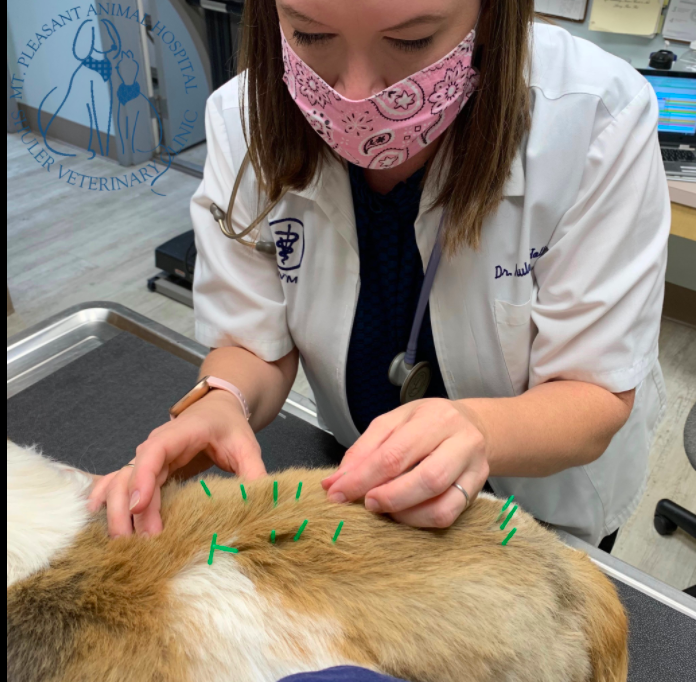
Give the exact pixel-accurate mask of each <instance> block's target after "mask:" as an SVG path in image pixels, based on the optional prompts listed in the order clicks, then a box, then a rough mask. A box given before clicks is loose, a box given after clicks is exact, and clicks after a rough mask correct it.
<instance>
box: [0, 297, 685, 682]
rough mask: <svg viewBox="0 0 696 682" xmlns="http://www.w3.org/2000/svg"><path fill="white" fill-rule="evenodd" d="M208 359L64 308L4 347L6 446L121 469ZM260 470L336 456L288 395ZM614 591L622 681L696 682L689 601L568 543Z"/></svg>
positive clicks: (121, 323)
mask: <svg viewBox="0 0 696 682" xmlns="http://www.w3.org/2000/svg"><path fill="white" fill-rule="evenodd" d="M206 352H207V349H206V348H204V347H203V346H201V345H200V344H198V343H196V342H194V341H191V340H190V339H187V338H185V337H183V336H181V335H180V334H177V333H175V332H173V331H171V330H169V329H167V328H166V327H163V326H162V325H160V324H157V323H156V322H153V321H152V320H149V319H147V318H145V317H143V316H142V315H139V314H137V313H135V312H133V311H131V310H128V309H127V308H124V307H123V306H120V305H117V304H113V303H101V302H99V303H87V304H83V305H80V306H76V307H73V308H70V309H69V310H66V311H64V312H62V313H59V314H58V315H55V316H54V317H52V318H50V319H49V320H47V321H46V322H44V323H42V324H39V325H37V326H35V327H33V328H31V329H28V330H26V331H25V332H22V333H21V334H18V335H17V336H15V337H13V338H11V339H8V341H7V398H8V402H7V436H8V438H10V439H12V440H14V441H15V442H17V443H20V444H30V443H36V444H38V445H40V446H41V447H42V448H43V450H44V451H45V452H46V453H47V454H49V455H50V456H52V457H55V458H57V459H60V460H62V461H65V462H67V463H70V464H72V465H74V466H78V467H81V468H83V469H85V470H88V471H92V472H93V473H98V474H104V473H107V472H109V471H112V470H113V469H115V468H117V467H118V466H121V465H122V464H123V463H124V462H126V461H128V460H129V459H130V458H131V457H132V454H133V451H134V449H135V447H136V446H137V445H138V444H139V443H140V442H142V441H143V440H144V439H145V438H146V437H147V435H148V433H149V432H150V431H151V430H152V429H153V428H155V427H156V426H159V425H160V424H162V423H163V422H165V421H166V419H167V408H168V406H169V405H170V404H172V403H173V402H174V401H175V400H176V399H178V398H179V397H180V396H181V395H183V394H184V393H185V392H186V391H187V390H188V389H189V388H190V387H191V386H192V385H193V383H194V380H195V378H196V375H197V367H198V366H199V365H200V363H201V361H202V359H203V358H204V357H205V354H206ZM258 438H259V442H260V444H261V448H262V452H263V457H264V461H265V464H266V467H267V469H268V470H269V471H274V470H276V471H277V470H280V469H283V468H286V467H288V466H290V465H299V466H334V465H336V464H338V462H340V459H341V457H342V455H343V452H344V448H342V447H341V446H340V445H339V444H338V443H337V442H336V441H335V440H334V438H333V436H331V435H330V434H328V433H326V432H325V431H323V430H321V429H320V428H319V424H318V422H317V419H316V414H315V413H314V410H313V406H312V404H311V402H309V401H307V400H306V399H305V398H303V397H302V396H299V395H297V394H294V393H291V395H290V397H289V399H288V400H287V402H286V403H285V406H284V408H283V410H282V412H281V414H280V415H279V417H278V418H277V419H276V420H275V421H274V422H273V423H272V424H271V425H270V426H268V427H267V428H266V429H264V430H263V431H261V432H260V433H259V434H258ZM562 539H563V540H564V541H565V542H566V543H567V544H569V545H571V546H573V547H576V548H578V549H581V550H583V551H585V552H587V553H588V554H589V555H590V557H591V558H592V560H593V561H595V563H597V565H598V566H599V567H600V568H601V569H602V570H603V571H604V572H605V573H607V574H608V575H609V576H610V577H611V579H612V580H613V581H614V583H615V584H616V586H617V589H618V591H619V594H620V596H621V599H622V601H623V603H624V605H625V607H626V610H627V612H628V614H629V620H630V642H629V646H630V672H629V680H630V681H631V682H687V681H688V682H694V681H695V680H696V600H695V599H693V598H691V597H689V596H687V595H685V594H683V593H682V592H679V591H677V590H675V589H673V588H671V587H669V586H668V585H665V584H664V583H661V582H659V581H658V580H655V579H654V578H651V577H650V576H648V575H646V574H645V573H642V572H641V571H638V570H636V569H635V568H633V567H631V566H629V565H628V564H626V563H624V562H622V561H619V560H618V559H616V558H614V557H612V556H610V555H608V554H606V553H604V552H602V551H600V550H598V549H596V548H594V547H591V546H589V545H587V544H586V543H584V542H582V541H580V540H577V539H576V538H573V537H571V536H567V535H565V534H564V535H562Z"/></svg>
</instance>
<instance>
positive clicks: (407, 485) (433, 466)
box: [365, 438, 467, 513]
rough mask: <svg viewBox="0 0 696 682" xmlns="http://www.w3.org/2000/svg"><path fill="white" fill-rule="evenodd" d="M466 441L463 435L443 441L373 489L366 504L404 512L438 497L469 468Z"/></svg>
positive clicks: (382, 509)
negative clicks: (403, 470) (467, 466)
mask: <svg viewBox="0 0 696 682" xmlns="http://www.w3.org/2000/svg"><path fill="white" fill-rule="evenodd" d="M465 445H466V443H465V442H464V441H463V439H461V438H450V439H448V440H446V441H445V442H444V443H441V444H440V445H439V446H438V447H437V448H436V449H435V450H434V451H433V452H432V454H430V455H429V456H428V457H425V459H423V460H421V462H420V464H418V465H417V466H416V467H414V468H413V469H412V470H411V471H408V472H407V473H405V474H403V475H401V476H398V477H397V478H395V479H392V480H390V481H388V482H387V483H385V484H383V485H380V486H377V487H376V488H374V489H372V490H370V492H369V493H368V494H367V495H366V497H365V508H366V509H369V510H370V511H373V512H386V513H393V512H400V511H403V510H404V509H409V508H410V507H415V506H416V505H419V504H420V503H421V502H425V501H427V500H430V499H432V498H434V497H438V496H439V495H441V494H442V493H444V492H445V491H446V490H447V489H448V488H450V487H451V486H452V484H453V483H454V482H455V481H456V480H457V479H458V478H459V477H460V476H461V475H462V472H463V471H464V470H465V468H466V465H467V462H466V451H465ZM460 494H461V493H460Z"/></svg>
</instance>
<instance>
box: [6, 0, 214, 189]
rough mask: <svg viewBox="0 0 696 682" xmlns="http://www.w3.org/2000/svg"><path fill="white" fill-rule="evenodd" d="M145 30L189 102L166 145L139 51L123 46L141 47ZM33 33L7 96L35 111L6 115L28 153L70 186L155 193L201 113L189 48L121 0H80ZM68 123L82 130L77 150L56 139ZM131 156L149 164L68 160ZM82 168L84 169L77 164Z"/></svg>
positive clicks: (58, 138) (18, 60)
mask: <svg viewBox="0 0 696 682" xmlns="http://www.w3.org/2000/svg"><path fill="white" fill-rule="evenodd" d="M143 30H145V31H146V35H147V37H148V41H149V42H150V43H151V44H153V45H154V44H155V42H156V41H158V42H159V43H160V44H161V45H160V47H161V52H162V54H163V55H164V57H163V58H164V59H165V61H166V62H167V63H165V64H164V65H163V66H164V67H167V68H172V69H175V70H176V72H178V74H177V78H176V79H172V81H171V82H173V83H175V84H176V86H175V88H174V89H175V90H176V89H177V88H178V90H180V93H181V95H182V99H181V101H185V103H186V104H187V105H189V106H191V107H192V108H190V109H188V108H187V109H186V110H185V113H183V115H182V117H181V120H180V121H179V120H177V121H176V123H172V126H171V130H172V135H173V136H174V137H173V139H172V140H170V141H169V142H167V141H165V133H164V130H165V127H164V124H163V120H162V116H163V115H165V114H166V112H165V114H163V112H160V111H159V110H158V107H157V106H156V105H155V104H156V103H155V102H154V101H153V99H155V98H154V97H150V96H148V94H147V92H148V87H149V85H148V83H147V81H146V80H145V79H146V77H147V74H146V67H145V64H144V63H143V60H144V59H145V57H144V55H139V54H136V52H134V49H136V48H134V49H128V45H131V46H133V45H140V44H141V38H140V32H141V31H143ZM32 34H33V37H32V39H31V40H29V41H27V42H26V45H23V46H22V47H21V48H18V51H19V56H18V58H17V60H16V63H15V65H14V67H13V68H14V72H13V73H12V77H11V83H10V87H11V90H12V94H11V95H10V97H11V99H15V100H16V101H17V102H19V103H21V104H26V105H31V106H32V107H36V109H37V113H38V116H37V120H36V121H35V125H34V124H32V125H31V126H30V121H29V118H30V117H28V116H27V113H26V112H25V110H24V109H23V108H20V109H19V111H18V112H16V114H13V118H14V119H15V121H14V123H15V126H16V128H17V130H16V132H18V133H20V134H21V141H22V143H23V144H25V145H26V146H27V151H29V153H30V154H31V155H32V156H33V157H34V158H35V159H36V161H37V162H38V163H39V164H40V165H41V167H42V168H45V169H46V171H48V172H49V173H51V174H52V175H54V177H57V179H61V180H63V181H64V182H66V183H67V184H70V185H77V186H79V187H81V188H83V189H87V190H96V191H118V190H121V189H126V188H130V187H136V186H138V185H141V184H147V185H149V186H150V189H151V190H152V192H153V193H155V194H160V195H162V194H161V182H159V181H160V179H161V178H162V176H163V175H164V174H165V173H166V172H167V171H168V170H169V168H170V166H171V162H172V159H173V157H174V156H176V155H177V154H178V153H179V152H180V151H182V150H183V149H184V148H185V147H186V146H188V144H189V142H188V139H190V138H189V136H190V135H191V133H192V131H193V130H194V125H195V124H196V122H197V121H199V119H201V120H202V112H199V111H197V110H196V108H199V107H198V105H194V101H198V100H197V99H196V97H198V95H194V92H195V91H196V90H197V89H198V85H199V83H198V75H197V74H196V73H195V70H194V67H193V62H192V61H191V57H192V56H193V54H194V52H193V51H192V50H191V49H189V50H188V51H187V49H186V48H185V47H184V46H183V44H182V41H181V40H180V39H179V38H180V37H178V36H177V35H176V34H175V33H174V31H173V30H171V29H170V28H169V27H167V26H166V25H164V24H163V23H162V22H160V21H154V20H153V19H152V18H151V17H150V15H148V14H146V13H143V12H140V11H139V10H138V8H136V7H131V6H129V5H121V4H120V3H95V4H90V5H87V6H79V5H78V6H76V7H73V8H71V9H69V10H65V11H63V12H59V13H58V15H57V16H53V17H51V18H50V19H49V20H48V21H46V22H44V23H43V25H42V26H41V27H40V28H38V29H35V30H33V31H32ZM137 49H139V48H137ZM148 49H149V48H148ZM170 60H171V64H169V63H168V62H169V61H170ZM206 87H207V86H206ZM34 102H36V104H34ZM177 118H178V116H177ZM66 122H70V123H71V124H73V125H77V126H79V127H82V128H84V129H85V130H86V131H87V133H86V137H87V139H86V140H85V141H84V147H81V148H80V147H76V146H72V145H66V144H63V143H61V142H60V138H61V133H60V130H59V129H63V128H65V126H66V125H67V123H66ZM176 124H179V127H178V128H176V129H175V127H174V126H175V125H176ZM37 128H38V130H37ZM80 144H81V145H82V143H80ZM114 144H115V145H116V146H117V148H118V149H117V150H115V149H113V146H114ZM128 153H130V154H131V155H135V156H136V157H137V156H140V158H144V159H148V158H149V159H150V162H149V163H146V164H145V165H143V167H142V168H136V169H134V170H132V169H131V170H128V171H127V172H125V173H124V172H121V173H117V174H114V175H113V176H112V175H109V176H100V175H96V174H95V175H89V174H86V173H84V172H77V169H76V167H74V166H73V164H72V161H73V159H74V160H75V161H79V160H80V159H86V160H87V161H91V160H92V159H95V157H102V158H106V157H111V158H112V159H113V158H114V156H115V155H119V156H120V157H124V155H127V154H128ZM142 163H143V162H141V165H142ZM79 168H80V170H83V169H84V165H83V166H79ZM158 183H159V184H158ZM162 196H163V195H162Z"/></svg>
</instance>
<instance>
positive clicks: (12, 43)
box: [7, 0, 108, 125]
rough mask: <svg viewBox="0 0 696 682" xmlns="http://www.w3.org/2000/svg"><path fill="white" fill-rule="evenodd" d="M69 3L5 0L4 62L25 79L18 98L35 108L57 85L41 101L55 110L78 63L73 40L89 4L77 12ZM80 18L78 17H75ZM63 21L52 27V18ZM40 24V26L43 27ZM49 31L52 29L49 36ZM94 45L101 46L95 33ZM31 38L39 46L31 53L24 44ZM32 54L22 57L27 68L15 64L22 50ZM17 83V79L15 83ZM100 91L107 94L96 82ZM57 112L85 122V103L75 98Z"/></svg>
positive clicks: (72, 119)
mask: <svg viewBox="0 0 696 682" xmlns="http://www.w3.org/2000/svg"><path fill="white" fill-rule="evenodd" d="M71 6H73V7H74V5H72V3H66V4H61V3H56V2H55V0H10V2H8V3H7V63H8V66H9V69H10V74H11V75H15V76H16V77H17V78H24V82H23V83H21V84H20V85H21V86H22V98H21V101H22V102H24V103H25V104H27V105H29V106H31V107H34V108H38V107H39V105H40V104H41V100H42V99H43V98H44V97H45V96H46V95H47V94H48V92H49V91H50V90H51V89H52V88H56V90H55V91H54V92H53V94H52V95H50V96H49V97H48V99H47V100H46V103H45V104H44V107H43V109H44V111H46V112H49V113H54V112H55V110H56V109H57V108H58V105H59V104H60V102H61V100H62V99H63V96H64V94H65V92H66V90H67V87H68V83H69V81H70V76H71V75H72V73H73V72H74V71H75V69H76V68H77V66H78V64H79V62H78V61H77V60H76V59H75V57H74V55H73V53H72V49H73V48H72V46H73V40H74V37H75V32H76V31H77V28H78V26H79V25H80V24H81V23H82V21H83V20H84V19H85V18H86V17H85V14H86V12H87V9H88V7H89V3H87V4H83V5H81V6H80V5H78V6H77V7H79V9H78V10H77V11H75V10H72V11H71V10H70V7H71ZM59 15H63V16H64V17H68V16H69V17H70V18H71V19H72V21H67V20H65V19H60V18H59ZM78 17H79V19H78ZM54 19H55V20H56V21H57V22H58V23H60V24H64V25H63V27H62V28H60V27H57V26H56V27H55V28H52V20H54ZM42 27H43V28H42ZM50 31H53V33H52V34H50V35H49V33H50ZM36 33H40V34H41V35H43V36H47V39H46V40H42V39H40V38H37V37H36ZM96 34H97V35H96V40H95V48H96V49H98V50H101V49H102V43H101V36H100V34H99V32H98V31H97V32H96ZM28 41H31V42H33V43H34V45H35V46H36V45H37V44H38V43H39V42H40V45H39V49H38V50H37V51H36V52H34V51H33V50H32V49H31V48H30V47H28V46H27V42H28ZM22 52H24V53H25V54H27V55H29V56H31V57H32V59H28V58H27V57H24V60H25V61H26V62H27V63H28V64H29V67H28V68H27V67H25V66H24V65H21V64H17V59H19V58H20V57H21V53H22ZM15 85H17V82H15ZM98 86H99V88H100V90H101V92H97V93H95V96H96V97H99V98H102V97H107V96H108V92H107V87H106V84H105V83H99V84H98ZM60 115H61V117H62V118H65V119H67V120H69V121H72V122H74V123H80V124H82V125H84V123H85V109H84V102H81V101H80V100H79V99H78V98H74V99H71V98H68V100H67V101H66V102H65V104H64V105H63V107H62V108H61V111H60Z"/></svg>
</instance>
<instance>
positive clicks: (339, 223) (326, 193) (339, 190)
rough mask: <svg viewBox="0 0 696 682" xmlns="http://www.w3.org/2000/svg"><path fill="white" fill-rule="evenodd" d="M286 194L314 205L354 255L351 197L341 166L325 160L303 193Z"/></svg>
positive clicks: (353, 219) (346, 175) (353, 218)
mask: <svg viewBox="0 0 696 682" xmlns="http://www.w3.org/2000/svg"><path fill="white" fill-rule="evenodd" d="M288 193H292V194H295V195H297V196H299V197H304V198H305V199H309V200H310V201H314V202H315V203H316V204H317V205H318V206H319V208H320V209H321V210H322V211H323V212H324V213H325V214H326V216H327V218H329V222H330V223H331V225H332V226H333V227H334V228H335V229H336V230H337V231H338V233H339V234H340V235H341V236H342V237H343V238H344V239H345V240H346V241H347V242H348V244H349V245H350V246H351V248H352V249H353V250H354V251H355V253H358V235H357V232H356V229H355V212H354V210H353V193H352V190H351V187H350V178H349V176H348V169H347V168H346V166H345V164H344V163H343V162H341V161H339V160H338V159H336V158H335V157H333V156H328V158H326V159H325V161H324V164H323V166H322V169H321V173H318V174H317V176H316V177H315V178H314V179H313V180H312V182H311V183H310V184H309V185H308V186H307V187H305V188H304V189H303V190H289V192H288Z"/></svg>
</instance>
